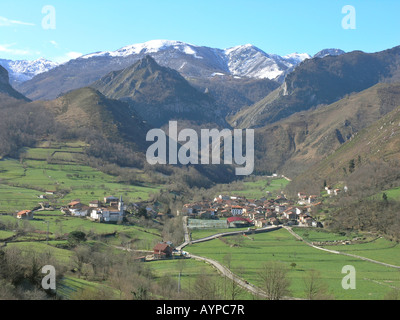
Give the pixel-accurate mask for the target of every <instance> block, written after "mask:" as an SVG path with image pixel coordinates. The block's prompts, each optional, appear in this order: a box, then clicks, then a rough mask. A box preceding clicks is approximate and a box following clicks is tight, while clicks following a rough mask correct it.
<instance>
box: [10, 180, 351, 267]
mask: <svg viewBox="0 0 400 320" xmlns="http://www.w3.org/2000/svg"><path fill="white" fill-rule="evenodd" d="M325 191H326V195H328V196H329V197H335V196H338V195H339V194H340V193H341V189H332V188H331V187H329V186H327V187H325ZM343 191H344V192H347V187H344V189H343ZM39 198H41V199H45V198H46V197H45V196H39ZM321 201H322V200H321V196H317V195H308V194H306V193H303V192H299V193H298V194H297V199H294V200H293V199H288V198H287V197H286V196H285V195H284V194H283V193H282V194H280V195H278V196H276V197H270V198H267V197H263V198H260V199H248V198H246V197H243V196H230V195H222V194H220V195H219V196H217V197H215V198H214V199H212V200H205V201H200V202H194V203H187V204H185V205H183V208H182V210H181V211H177V213H176V214H177V216H186V217H187V219H188V221H191V222H193V221H197V222H200V223H202V224H203V225H204V226H205V227H208V228H209V227H210V225H211V226H212V225H213V224H212V222H216V221H217V222H219V224H218V226H219V227H223V228H245V227H246V228H250V227H251V228H265V227H269V226H280V225H283V226H304V227H315V228H323V227H324V225H323V224H324V223H323V221H318V219H316V217H315V215H316V213H318V210H319V209H320V206H321V204H322V202H321ZM39 205H40V207H39V208H38V209H36V210H39V211H42V210H53V209H54V208H52V207H50V206H49V204H48V203H46V202H40V203H39ZM140 208H145V210H146V213H147V215H148V217H150V218H151V219H158V218H160V217H163V216H165V214H163V213H161V212H158V210H156V209H154V208H153V207H152V206H151V205H150V204H147V203H146V204H143V203H142V204H139V203H133V204H129V210H127V209H128V206H127V205H125V204H124V201H123V199H122V197H121V196H120V197H119V198H118V197H114V196H107V197H104V198H103V199H102V201H99V200H93V201H90V202H89V203H88V204H84V203H82V202H81V201H80V200H79V199H77V200H73V201H71V202H70V203H68V204H67V205H65V206H62V207H61V208H60V211H61V212H62V213H63V214H64V215H65V216H72V217H80V218H86V219H89V220H91V221H93V222H97V223H123V222H124V218H125V217H126V215H127V214H128V213H132V209H133V210H135V211H136V212H137V211H138V209H140ZM34 212H35V210H23V211H20V212H18V213H17V215H16V217H17V219H23V220H32V219H34ZM210 222H211V224H210ZM188 227H190V226H188ZM211 228H212V227H211ZM214 228H215V226H214ZM174 252H175V247H174V245H173V244H172V243H168V242H161V243H158V244H157V245H156V246H155V247H154V249H153V255H152V256H146V257H140V259H143V260H144V261H149V260H153V259H165V258H174V257H175V256H176V255H174V254H173V253H174ZM175 253H176V252H175Z"/></svg>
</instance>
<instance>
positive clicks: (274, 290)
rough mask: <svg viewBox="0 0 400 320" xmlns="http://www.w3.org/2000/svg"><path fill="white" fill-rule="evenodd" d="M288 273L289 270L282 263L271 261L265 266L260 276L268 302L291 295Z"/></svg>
mask: <svg viewBox="0 0 400 320" xmlns="http://www.w3.org/2000/svg"><path fill="white" fill-rule="evenodd" d="M287 273H288V268H287V267H286V266H285V265H284V264H282V263H280V262H276V261H270V262H267V263H265V264H264V265H263V267H262V269H261V270H260V272H259V276H260V278H261V280H262V281H263V289H264V290H265V292H266V294H267V299H268V300H280V299H282V298H283V297H284V296H285V295H287V294H288V293H289V286H290V281H289V279H288V278H287Z"/></svg>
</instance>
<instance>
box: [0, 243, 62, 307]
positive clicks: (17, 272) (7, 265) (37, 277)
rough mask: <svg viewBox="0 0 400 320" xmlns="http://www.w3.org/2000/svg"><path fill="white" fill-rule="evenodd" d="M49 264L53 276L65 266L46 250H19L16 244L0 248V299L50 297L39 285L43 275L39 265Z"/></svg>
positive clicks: (51, 294)
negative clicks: (53, 272) (53, 273)
mask: <svg viewBox="0 0 400 320" xmlns="http://www.w3.org/2000/svg"><path fill="white" fill-rule="evenodd" d="M45 265H52V266H54V267H55V268H56V270H57V274H56V277H57V279H60V278H61V277H62V276H63V274H64V273H65V271H66V269H65V267H64V266H62V265H60V264H59V263H58V262H57V260H56V259H55V258H54V257H53V256H52V254H51V253H50V252H49V251H48V252H43V253H37V252H35V251H29V252H22V251H21V250H20V249H18V248H16V247H9V248H6V249H1V250H0V300H48V299H54V298H55V294H54V292H53V291H51V290H44V289H43V288H42V279H43V277H44V276H45V274H43V273H42V268H43V266H45Z"/></svg>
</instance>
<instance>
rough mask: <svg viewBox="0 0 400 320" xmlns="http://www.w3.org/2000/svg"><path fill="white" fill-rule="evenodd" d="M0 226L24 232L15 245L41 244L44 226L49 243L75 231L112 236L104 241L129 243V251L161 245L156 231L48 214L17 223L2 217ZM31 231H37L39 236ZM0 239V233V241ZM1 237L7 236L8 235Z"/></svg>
mask: <svg viewBox="0 0 400 320" xmlns="http://www.w3.org/2000/svg"><path fill="white" fill-rule="evenodd" d="M0 222H1V223H4V224H6V225H11V226H15V227H17V226H20V227H21V228H22V227H23V228H24V229H25V230H27V231H26V233H25V234H24V235H22V236H19V237H18V239H17V240H19V241H21V240H23V241H30V240H31V241H37V240H40V241H45V240H46V238H47V222H48V223H49V240H55V239H56V238H57V237H60V236H62V235H65V234H68V233H70V232H71V231H76V230H79V231H83V232H85V233H86V234H89V235H92V236H96V235H109V234H113V233H115V236H112V237H109V238H107V242H108V243H109V244H113V245H121V242H123V241H124V242H129V243H131V244H132V247H135V248H137V249H143V250H149V249H151V248H152V247H153V245H154V243H156V242H158V241H161V235H160V234H159V231H158V230H156V229H149V228H146V229H144V228H142V227H138V226H123V225H117V224H106V223H97V222H92V221H90V220H88V219H86V218H79V217H64V216H59V215H48V213H47V215H44V214H43V215H42V216H41V215H36V218H35V219H34V220H30V221H19V220H18V219H16V218H15V217H11V216H4V215H3V216H0ZM35 231H41V233H37V232H35ZM12 234H13V233H11V235H12ZM1 235H2V234H1V233H0V237H1ZM5 235H10V233H7V234H5ZM0 239H1V238H0Z"/></svg>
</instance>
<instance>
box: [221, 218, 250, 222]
mask: <svg viewBox="0 0 400 320" xmlns="http://www.w3.org/2000/svg"><path fill="white" fill-rule="evenodd" d="M226 220H227V221H228V222H229V223H231V222H234V221H246V222H248V223H250V220H249V219H246V218H242V217H229V218H228V219H226Z"/></svg>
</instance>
